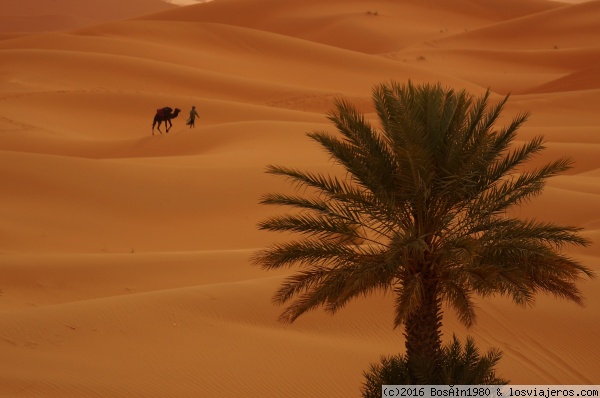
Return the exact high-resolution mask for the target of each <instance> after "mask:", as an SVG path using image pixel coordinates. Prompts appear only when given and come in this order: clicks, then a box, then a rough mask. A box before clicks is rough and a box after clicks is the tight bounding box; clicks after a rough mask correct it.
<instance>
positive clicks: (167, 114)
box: [152, 106, 181, 135]
mask: <svg viewBox="0 0 600 398" xmlns="http://www.w3.org/2000/svg"><path fill="white" fill-rule="evenodd" d="M179 112H181V109H179V108H175V112H173V109H172V108H169V107H168V106H165V107H164V108H159V109H157V110H156V115H154V122H152V135H154V126H156V123H158V126H157V129H158V132H159V133H161V134H162V131H160V125H161V123H162V122H165V127H166V129H167V133H168V132H169V129H170V128H171V127H173V123H171V119H174V118H176V117H177V115H179Z"/></svg>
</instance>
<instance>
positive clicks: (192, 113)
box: [185, 105, 200, 128]
mask: <svg viewBox="0 0 600 398" xmlns="http://www.w3.org/2000/svg"><path fill="white" fill-rule="evenodd" d="M196 117H200V115H198V112H196V105H194V106H192V110H191V111H190V117H189V118H188V120H187V122H186V123H185V124H187V125H188V126H190V128H192V127H196V126H195V124H194V123H195V121H196Z"/></svg>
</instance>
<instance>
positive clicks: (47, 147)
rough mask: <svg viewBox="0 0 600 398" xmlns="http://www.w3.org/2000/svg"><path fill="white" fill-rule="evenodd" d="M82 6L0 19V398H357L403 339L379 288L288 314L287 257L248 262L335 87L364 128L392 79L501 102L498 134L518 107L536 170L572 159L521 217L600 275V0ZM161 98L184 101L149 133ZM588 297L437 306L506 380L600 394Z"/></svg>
mask: <svg viewBox="0 0 600 398" xmlns="http://www.w3.org/2000/svg"><path fill="white" fill-rule="evenodd" d="M5 3H8V4H6V5H4V4H5ZM50 4H52V7H51V8H50V7H49V5H50ZM77 4H82V2H81V1H75V0H60V1H58V0H57V1H53V2H48V1H47V0H28V1H27V2H23V1H13V0H9V1H8V2H6V1H5V2H3V7H2V9H1V10H0V21H2V23H1V24H0V28H1V31H0V39H1V40H0V178H1V181H2V195H1V196H0V275H1V277H0V289H1V290H2V294H1V295H0V358H2V361H1V363H0V396H1V397H23V398H25V397H36V398H39V397H44V398H59V397H60V398H68V397H73V398H75V397H77V398H84V397H102V398H107V397H144V398H149V397H161V398H166V397H178V398H180V397H231V396H244V397H339V398H342V397H356V396H359V388H360V385H361V383H362V380H363V378H362V371H363V370H365V369H367V368H368V366H369V364H370V363H371V362H375V361H377V360H378V358H379V357H380V355H382V354H393V353H397V352H401V351H403V349H404V348H403V338H402V334H401V331H400V330H393V329H392V320H393V307H392V298H391V297H385V296H383V295H381V296H379V295H376V296H373V297H371V298H368V299H364V300H358V301H355V302H352V303H351V304H350V305H348V306H347V307H346V308H345V309H344V310H342V311H340V312H339V313H338V314H336V315H335V316H330V315H328V314H325V313H324V312H322V311H315V312H313V313H310V314H308V315H306V316H304V317H302V318H300V319H299V320H298V321H297V322H296V323H294V324H292V325H287V324H281V323H280V322H278V321H277V316H278V314H279V313H280V311H281V310H282V309H281V308H279V307H276V306H274V305H273V304H272V303H271V296H272V294H273V292H274V291H275V289H276V288H277V287H278V285H279V284H280V282H281V280H282V278H284V277H285V276H286V275H287V274H289V273H290V272H293V271H290V270H285V271H279V272H268V273H267V272H264V271H262V270H261V269H259V268H257V267H255V266H252V265H250V263H249V261H248V259H249V257H250V256H251V255H252V253H254V252H255V251H256V250H258V249H260V248H262V247H264V246H266V245H268V244H270V243H272V242H274V241H276V240H278V239H281V238H282V237H281V236H276V235H273V234H270V233H266V232H260V231H258V230H257V228H256V223H257V222H258V221H259V220H261V219H263V218H264V217H265V216H267V215H269V214H274V213H276V212H277V210H276V209H273V208H269V207H265V206H260V205H259V204H258V199H259V197H260V196H261V195H262V194H264V193H267V192H274V191H280V190H286V189H288V186H287V185H286V184H285V182H283V181H281V180H279V179H276V178H273V177H270V176H268V175H266V174H265V173H264V170H265V166H266V165H267V164H283V165H288V166H297V167H301V168H310V169H311V170H319V171H327V170H329V167H330V165H329V163H328V158H327V157H326V156H325V155H324V154H323V153H322V152H321V151H320V149H319V148H318V147H317V146H316V145H315V144H314V143H312V142H311V141H310V140H309V139H308V138H306V136H305V133H306V132H310V131H314V130H328V131H329V130H332V126H331V125H330V124H329V123H328V121H327V119H326V117H325V113H326V112H328V111H329V110H331V109H332V104H333V100H334V99H335V98H336V97H344V98H347V99H349V100H351V101H352V102H354V103H355V104H357V105H358V106H359V108H360V109H361V110H362V111H364V112H366V113H367V114H368V116H369V117H373V118H374V117H375V116H374V113H373V109H372V107H371V102H370V96H371V88H372V86H373V85H375V84H378V83H380V82H384V81H391V80H395V81H398V82H406V81H407V80H408V79H411V80H412V81H413V82H417V83H420V82H433V83H435V82H441V83H442V84H443V85H445V86H450V87H455V88H457V89H467V90H469V91H470V92H472V93H474V94H481V93H483V92H484V91H485V90H486V89H487V88H490V90H491V91H492V93H493V94H492V97H493V99H494V100H499V99H501V98H502V97H503V96H504V95H506V94H508V93H510V94H511V97H510V100H509V103H508V106H507V108H506V111H505V113H504V119H503V120H502V121H501V123H500V124H502V122H505V121H507V120H510V119H511V118H512V117H513V116H515V115H516V114H518V113H520V112H523V111H530V112H531V113H532V116H531V118H530V120H529V121H528V122H527V123H526V124H525V126H524V127H523V128H522V129H521V132H520V136H519V140H527V139H530V138H531V137H533V136H535V135H538V134H543V135H544V136H545V137H546V140H547V147H548V149H547V150H546V151H545V152H544V153H543V155H541V156H540V157H539V158H536V159H535V160H534V161H533V162H532V163H531V165H532V166H535V165H538V164H541V163H543V162H547V161H549V160H552V159H555V158H557V157H560V156H571V157H572V158H573V159H574V160H575V162H576V163H575V167H574V168H573V169H572V170H571V171H569V172H568V173H566V174H565V175H562V176H559V177H556V178H553V179H551V180H550V182H549V184H548V186H547V189H546V190H545V193H544V194H543V195H542V196H541V197H539V198H538V199H536V200H534V201H532V202H531V203H530V204H528V205H527V206H525V207H522V208H520V209H518V210H517V211H518V213H519V214H520V215H522V216H523V217H537V218H539V219H543V220H549V221H556V222H561V223H566V224H570V225H576V226H580V227H583V228H585V230H584V235H585V236H586V237H588V238H589V239H591V240H592V242H593V243H592V245H591V246H590V247H589V248H586V249H577V250H576V251H575V250H573V249H568V250H569V251H568V253H569V255H571V256H574V257H576V258H578V259H580V260H581V261H582V262H583V263H584V264H585V265H587V266H588V267H590V268H592V269H595V270H596V271H600V111H599V104H600V78H599V76H600V24H598V21H600V1H598V0H595V1H589V2H578V1H572V2H564V3H559V2H552V1H546V0H485V1H482V0H458V1H457V0H440V1H435V2H433V1H416V0H398V1H385V0H375V1H373V0H334V1H333V0H332V1H321V0H286V1H281V0H215V1H213V2H209V3H203V4H196V5H189V6H185V7H177V6H175V5H173V4H167V3H161V2H160V1H158V0H127V1H123V0H119V1H118V2H117V1H116V0H114V1H106V0H89V1H86V2H85V8H78V7H77ZM32 10H34V11H32ZM192 105H195V106H196V107H197V110H198V112H199V114H200V117H199V118H198V119H197V120H196V128H195V129H189V128H188V126H186V125H185V120H186V118H187V114H188V112H189V110H190V109H191V106H192ZM162 106H170V107H173V108H175V107H178V108H180V109H181V110H182V114H181V115H180V116H179V117H178V118H176V119H174V120H173V128H172V129H171V130H170V132H169V133H168V134H166V133H165V134H159V133H158V132H156V135H154V136H153V135H152V133H151V123H152V118H153V116H154V112H155V110H156V109H157V108H159V107H162ZM163 131H164V128H163ZM581 289H582V291H583V292H584V294H585V297H586V305H585V306H584V307H579V306H577V305H575V304H572V303H569V302H564V301H561V300H558V299H555V298H554V297H548V296H539V297H538V299H537V303H536V305H535V306H534V307H532V308H519V307H517V306H515V305H514V304H512V303H511V302H510V301H508V300H507V299H503V298H501V297H499V298H493V299H488V300H481V301H480V302H479V310H478V314H479V318H478V322H477V324H476V325H475V326H474V327H473V328H471V329H470V330H466V329H465V328H464V327H463V326H461V325H460V323H459V322H458V321H457V320H456V318H455V317H454V315H453V314H452V313H451V312H446V314H445V329H444V330H445V335H444V339H445V340H448V339H450V338H451V334H452V331H455V332H456V333H457V334H458V335H459V336H460V337H461V338H462V337H464V336H465V335H467V334H469V335H472V336H474V337H475V339H476V340H477V342H478V344H479V345H480V346H481V348H482V349H487V348H489V347H497V348H499V349H501V350H502V351H503V352H504V357H503V359H502V361H501V362H500V364H499V366H498V371H499V373H500V374H501V376H503V377H505V378H508V379H509V380H510V381H511V383H513V384H600V344H598V338H599V336H600V280H598V279H595V280H592V281H584V282H582V284H581ZM232 394H236V395H232Z"/></svg>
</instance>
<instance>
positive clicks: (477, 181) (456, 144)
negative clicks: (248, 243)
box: [253, 82, 593, 366]
mask: <svg viewBox="0 0 600 398" xmlns="http://www.w3.org/2000/svg"><path fill="white" fill-rule="evenodd" d="M489 97H490V93H489V91H488V92H487V93H486V94H484V95H482V96H481V97H477V98H476V97H474V96H472V95H470V94H468V93H467V92H465V91H461V92H457V91H454V90H452V89H445V88H443V87H442V86H441V85H439V84H437V85H414V84H412V83H410V82H408V83H407V84H404V85H400V84H397V83H389V84H381V85H379V86H377V87H375V88H374V90H373V100H374V105H375V109H376V111H377V115H378V117H379V126H378V127H377V128H376V127H373V126H372V125H371V123H369V121H367V120H366V119H365V117H364V116H363V115H362V114H360V113H359V112H358V111H357V110H356V109H355V108H354V107H353V106H352V105H350V104H349V103H347V102H346V101H344V100H338V101H337V102H336V108H335V111H333V112H332V113H331V114H329V115H328V116H329V120H330V121H331V122H333V124H334V125H335V127H336V128H337V130H338V132H339V134H336V135H332V134H329V133H326V132H313V133H309V134H308V136H309V137H310V138H311V139H313V140H314V141H316V142H317V143H319V144H320V145H321V146H322V147H323V148H324V149H325V151H327V152H328V153H329V154H330V155H331V156H332V159H333V160H334V161H335V162H336V163H337V164H339V165H341V166H342V168H343V171H344V172H345V174H343V176H341V177H338V176H332V175H324V174H319V173H310V172H305V171H301V170H297V169H292V168H288V167H282V166H269V167H268V170H267V172H268V173H271V174H274V175H278V176H283V177H285V178H287V179H289V180H290V181H291V182H292V183H293V184H294V185H295V186H296V187H298V188H302V191H300V190H298V191H297V192H298V193H297V194H281V193H272V194H267V195H265V196H264V197H263V198H262V200H261V203H263V204H269V205H283V206H287V207H288V208H290V209H293V210H294V211H291V212H289V213H288V214H284V215H278V216H273V217H271V218H268V219H266V220H264V221H262V222H261V223H260V224H259V228H261V229H265V230H270V231H285V232H294V233H298V235H299V237H298V239H296V240H292V241H288V242H285V243H278V244H274V245H272V246H270V247H268V248H266V249H264V250H262V251H260V252H258V253H256V254H255V256H254V257H253V262H254V263H255V264H259V265H260V266H262V267H263V268H264V269H267V270H268V269H273V268H281V267H286V266H292V265H296V266H298V270H297V272H296V273H295V274H293V275H292V276H290V277H288V278H287V279H286V280H285V281H284V282H283V284H282V286H281V287H280V289H279V290H278V291H277V292H276V294H275V296H274V301H275V302H277V303H279V304H285V303H288V304H289V305H288V306H287V307H286V308H285V310H284V312H283V313H282V315H281V320H283V321H288V322H293V321H294V320H295V319H296V318H298V317H299V316H300V315H302V314H304V313H305V312H307V311H309V310H311V309H314V308H316V307H324V308H325V310H327V311H329V312H331V313H334V312H336V311H337V310H338V309H340V308H341V307H343V306H344V305H345V304H346V303H347V302H348V301H349V300H351V299H353V298H355V297H357V296H364V295H368V294H370V293H372V292H374V291H377V290H381V291H386V292H392V293H393V296H394V299H395V326H404V335H405V338H406V343H405V345H406V350H407V356H408V357H409V358H413V359H422V360H428V361H431V362H432V363H434V364H436V361H438V359H439V352H440V349H441V331H440V328H441V321H442V309H441V307H442V304H443V303H447V304H448V305H449V306H450V307H451V308H453V309H454V310H455V311H456V312H457V314H458V316H459V318H460V320H461V321H462V322H463V323H464V324H466V325H467V326H470V325H472V324H473V322H474V321H475V311H474V304H473V299H474V297H475V296H476V295H479V296H489V295H492V294H501V295H507V296H509V297H510V298H512V300H513V301H514V302H516V303H517V304H521V305H528V304H532V303H533V301H534V296H535V294H536V293H538V292H548V293H552V294H554V295H556V296H558V297H563V298H566V299H569V300H572V301H574V302H576V303H581V302H582V296H581V293H580V291H579V290H578V288H577V286H576V282H577V281H578V280H579V279H580V278H581V277H582V276H588V277H593V273H592V271H591V270H589V269H588V268H586V267H585V266H583V265H582V264H579V263H578V262H577V261H575V260H573V259H571V258H569V257H568V256H566V255H564V254H562V253H561V252H562V250H561V249H562V247H563V246H564V245H565V244H574V245H580V246H585V245H587V244H588V241H587V240H586V239H584V238H582V237H581V236H580V235H579V228H575V227H569V226H560V225H556V224H553V223H549V222H541V221H536V220H523V219H518V218H515V217H511V216H510V215H508V213H507V210H508V209H510V208H511V207H513V206H518V205H520V204H521V203H523V202H524V201H527V200H529V199H531V198H532V197H534V196H536V195H539V194H540V193H541V191H542V189H543V187H544V184H545V181H546V179H547V178H549V177H552V176H554V175H556V174H558V173H560V172H563V171H565V170H567V169H568V168H569V167H570V164H571V161H570V160H569V159H567V158H564V159H559V160H556V161H554V162H552V163H549V164H546V165H544V166H543V167H540V168H537V169H535V170H532V171H521V172H519V170H521V166H522V164H523V163H525V162H526V161H528V160H529V159H530V158H531V157H532V156H534V155H536V154H538V153H539V152H540V151H542V150H543V149H544V146H543V139H542V138H541V137H537V138H534V139H533V140H532V141H530V142H528V143H526V144H524V145H522V146H520V147H515V146H514V145H512V141H513V140H514V139H515V136H516V132H517V130H518V128H519V127H520V126H521V125H522V124H523V123H524V122H525V121H526V119H527V117H528V114H527V113H523V114H520V115H517V116H516V117H515V118H514V119H513V120H512V122H511V123H510V124H508V125H507V126H505V127H502V128H498V129H496V128H495V122H496V121H497V119H498V117H499V116H500V114H501V111H502V109H503V106H504V105H505V103H506V101H507V100H508V96H507V97H506V98H504V99H503V100H502V101H500V102H499V103H497V104H493V105H492V104H490V103H489ZM344 237H345V238H344ZM357 240H360V241H363V244H360V245H359V244H350V243H351V242H356V241H357ZM436 366H437V365H436Z"/></svg>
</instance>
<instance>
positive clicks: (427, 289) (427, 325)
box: [404, 277, 442, 383]
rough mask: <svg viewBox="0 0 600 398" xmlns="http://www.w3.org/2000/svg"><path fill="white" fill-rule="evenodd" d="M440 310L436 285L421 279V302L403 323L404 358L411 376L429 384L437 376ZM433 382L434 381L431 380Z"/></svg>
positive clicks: (440, 345) (431, 281)
mask: <svg viewBox="0 0 600 398" xmlns="http://www.w3.org/2000/svg"><path fill="white" fill-rule="evenodd" d="M441 326H442V309H441V300H440V298H439V297H438V293H437V283H436V282H435V280H434V279H433V278H432V277H429V278H428V277H425V278H424V293H423V301H422V303H421V304H420V306H419V308H418V309H417V311H415V312H414V313H413V314H411V315H409V316H408V318H407V320H406V323H405V331H404V337H405V339H406V342H405V347H406V355H407V357H408V361H409V364H410V366H411V373H413V375H412V376H413V380H415V379H416V378H417V375H416V373H418V374H419V375H422V376H424V377H426V378H427V379H428V381H429V383H431V382H432V381H433V380H434V379H436V378H437V377H438V376H439V372H440V365H441V364H440V353H441V347H442V332H441ZM432 378H434V379H432Z"/></svg>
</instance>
